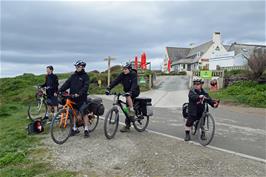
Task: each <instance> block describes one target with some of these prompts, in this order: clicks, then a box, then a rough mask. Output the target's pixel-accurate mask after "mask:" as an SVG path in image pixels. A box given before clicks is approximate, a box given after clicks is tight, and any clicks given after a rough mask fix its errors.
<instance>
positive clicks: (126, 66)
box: [122, 63, 132, 70]
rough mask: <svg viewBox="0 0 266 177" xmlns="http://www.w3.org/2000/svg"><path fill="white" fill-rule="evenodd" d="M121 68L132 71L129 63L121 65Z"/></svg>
mask: <svg viewBox="0 0 266 177" xmlns="http://www.w3.org/2000/svg"><path fill="white" fill-rule="evenodd" d="M122 67H123V68H127V69H129V70H131V69H132V65H131V63H126V64H124V65H122Z"/></svg>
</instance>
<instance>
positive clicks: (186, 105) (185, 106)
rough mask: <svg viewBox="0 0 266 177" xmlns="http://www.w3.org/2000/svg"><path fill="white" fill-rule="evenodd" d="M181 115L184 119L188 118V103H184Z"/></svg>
mask: <svg viewBox="0 0 266 177" xmlns="http://www.w3.org/2000/svg"><path fill="white" fill-rule="evenodd" d="M182 115H183V118H184V119H187V118H188V103H184V104H183V106H182Z"/></svg>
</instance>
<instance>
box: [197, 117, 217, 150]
mask: <svg viewBox="0 0 266 177" xmlns="http://www.w3.org/2000/svg"><path fill="white" fill-rule="evenodd" d="M205 123H207V124H211V125H210V126H212V127H211V128H212V129H211V131H210V134H209V135H210V136H209V135H207V134H206V132H209V130H208V131H206V130H204V131H205V136H206V137H207V139H206V140H202V138H201V134H202V131H201V130H202V125H203V124H204V119H203V118H201V119H200V121H199V125H198V126H199V127H198V131H197V134H198V140H199V143H200V144H201V145H203V146H207V145H208V144H210V143H211V141H212V140H213V137H214V134H215V121H214V118H213V116H212V115H211V114H210V113H207V114H206V115H205Z"/></svg>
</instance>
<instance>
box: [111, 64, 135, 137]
mask: <svg viewBox="0 0 266 177" xmlns="http://www.w3.org/2000/svg"><path fill="white" fill-rule="evenodd" d="M120 83H121V84H122V85H123V87H124V92H126V93H128V95H129V96H127V97H126V101H127V104H128V107H129V117H130V119H131V120H132V119H134V117H135V111H134V109H133V100H134V98H136V97H138V96H139V94H140V89H139V85H138V75H137V71H136V70H133V69H132V67H131V64H130V63H127V64H126V65H124V66H123V72H122V73H121V74H120V75H119V76H118V77H117V78H116V79H115V80H114V81H112V82H111V84H110V86H109V87H108V88H107V89H106V95H109V94H110V90H111V89H112V88H114V87H115V86H116V85H118V84H120ZM130 122H131V121H130V120H129V119H127V118H126V121H125V124H126V126H125V127H123V128H122V129H121V130H120V131H121V132H128V131H129V129H130Z"/></svg>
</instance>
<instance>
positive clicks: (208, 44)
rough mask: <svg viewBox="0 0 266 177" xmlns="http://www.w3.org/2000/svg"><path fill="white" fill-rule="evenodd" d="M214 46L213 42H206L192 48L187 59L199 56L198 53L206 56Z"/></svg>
mask: <svg viewBox="0 0 266 177" xmlns="http://www.w3.org/2000/svg"><path fill="white" fill-rule="evenodd" d="M212 44H213V42H212V41H209V42H205V43H203V44H201V45H199V46H197V47H194V48H191V49H190V51H189V53H188V55H187V58H190V57H192V56H195V55H197V53H198V52H200V53H201V54H204V53H205V52H207V50H208V49H209V48H210V47H211V45H212Z"/></svg>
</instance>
